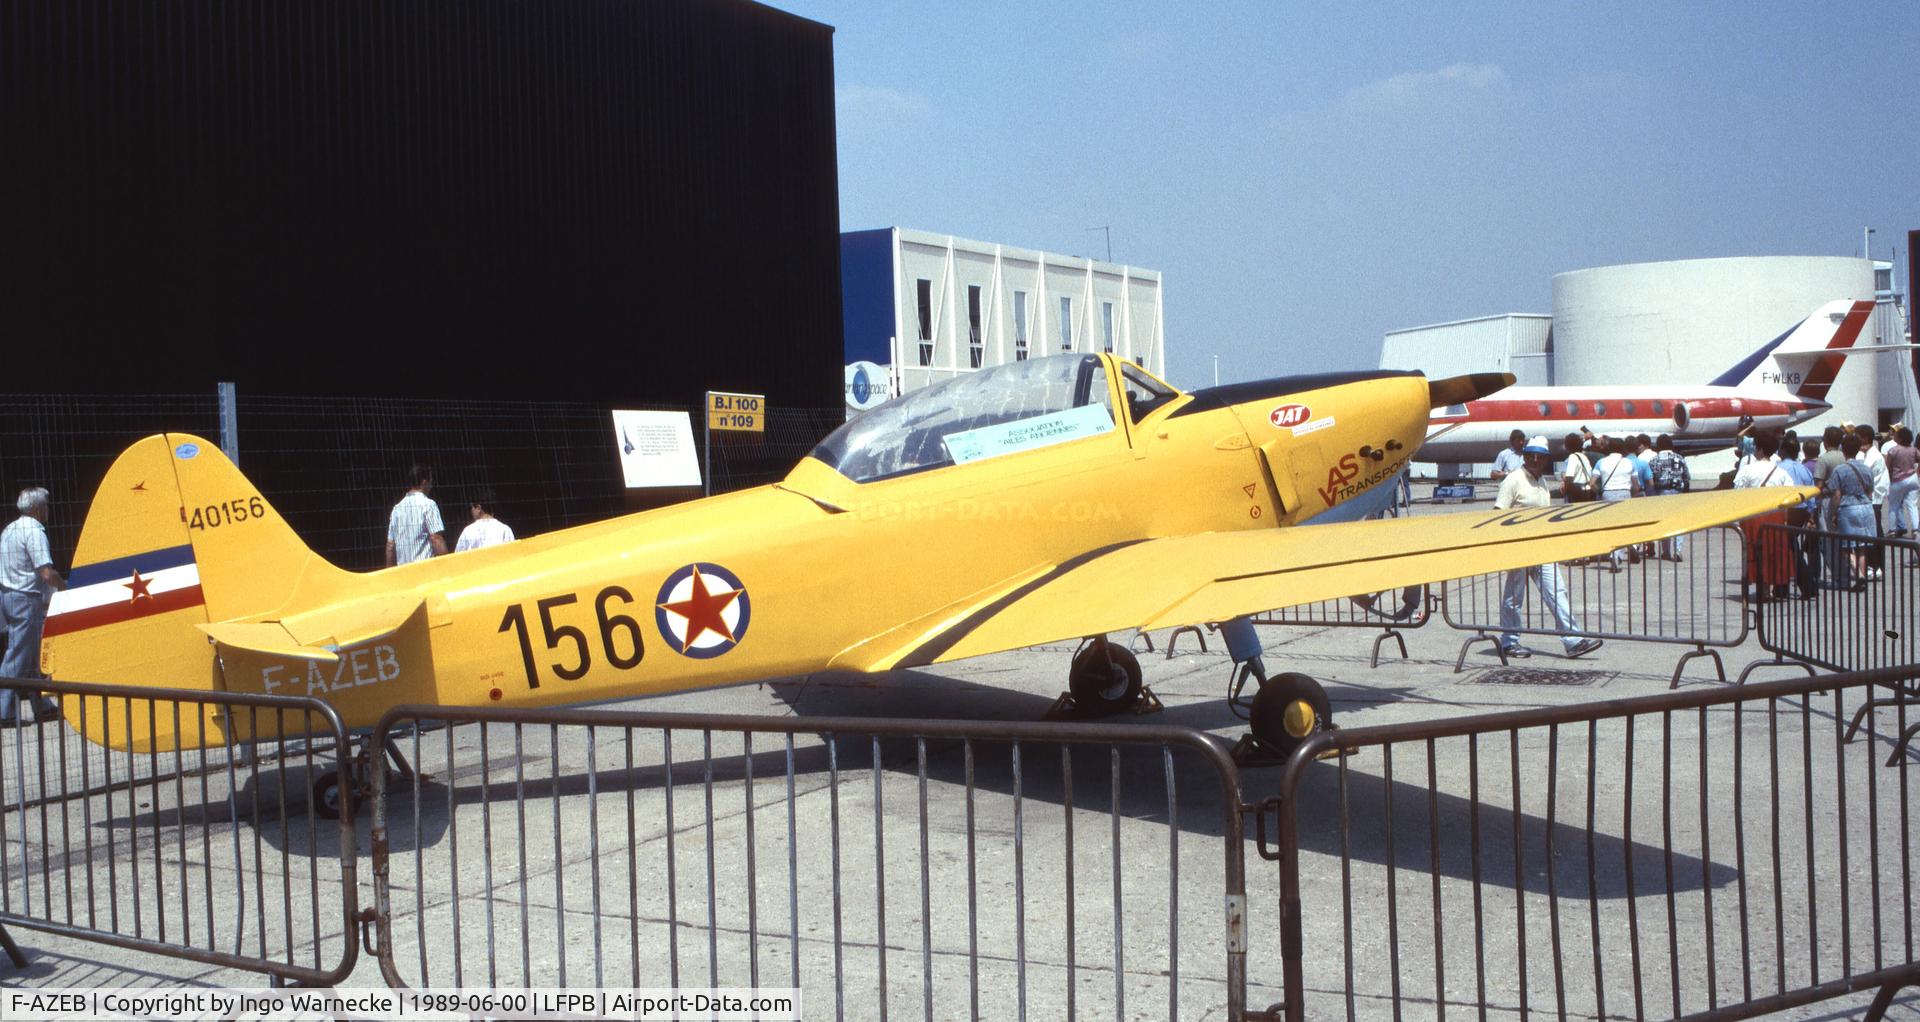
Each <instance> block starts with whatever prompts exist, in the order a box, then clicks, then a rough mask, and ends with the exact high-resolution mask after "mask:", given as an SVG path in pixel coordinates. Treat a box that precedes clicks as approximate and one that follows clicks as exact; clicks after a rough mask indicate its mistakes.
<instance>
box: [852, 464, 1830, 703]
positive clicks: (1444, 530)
mask: <svg viewBox="0 0 1920 1022" xmlns="http://www.w3.org/2000/svg"><path fill="white" fill-rule="evenodd" d="M1815 492H1816V491H1814V490H1812V489H1802V488H1797V487H1795V488H1786V487H1769V488H1761V489H1748V490H1723V491H1716V492H1712V493H1703V494H1690V495H1679V496H1670V497H1642V498H1635V499H1631V500H1626V501H1620V502H1616V503H1602V502H1596V503H1582V504H1564V505H1555V506H1553V507H1547V508H1521V509H1514V510H1510V511H1495V510H1480V511H1463V512H1457V513H1451V514H1444V515H1426V516H1422V517H1419V518H1397V519H1388V520H1380V521H1363V522H1345V523H1338V524H1333V525H1324V526H1318V527H1315V528H1311V529H1302V528H1288V529H1271V530H1265V531H1251V532H1214V533H1204V534H1201V535H1194V536H1179V537H1171V538H1165V539H1147V540H1139V541H1135V542H1132V543H1121V544H1116V545H1114V546H1111V547H1106V548H1103V549H1098V550H1088V551H1086V552H1084V553H1082V554H1080V555H1079V556H1077V557H1074V558H1071V559H1069V560H1067V561H1064V562H1062V563H1060V564H1058V565H1054V566H1053V567H1052V568H1051V570H1047V571H1043V572H1040V573H1038V574H1036V575H1034V576H1031V577H1029V578H1027V579H1025V580H1024V581H1020V582H1017V583H1014V584H1011V585H1009V586H1008V587H1007V588H1005V589H1004V590H1002V591H1000V592H998V593H996V594H994V595H992V596H990V597H987V598H983V599H982V600H980V601H979V602H978V603H976V604H975V605H974V606H973V607H972V608H970V609H969V610H966V611H964V612H960V613H956V614H955V615H954V616H952V617H950V618H949V619H948V620H946V621H944V622H941V623H940V624H939V625H938V626H937V627H935V628H933V629H932V630H930V631H928V632H925V633H922V634H921V635H918V636H915V637H914V638H913V640H912V642H911V643H910V644H909V645H907V646H905V647H904V648H902V647H896V648H895V649H894V650H892V651H891V652H892V654H893V655H891V656H885V655H879V656H875V655H874V654H875V653H876V652H877V651H872V650H868V651H866V652H867V654H868V656H867V657H862V658H861V659H863V660H868V657H871V658H872V659H870V660H868V662H866V663H864V664H853V663H848V664H845V666H850V667H851V666H864V667H865V668H866V669H869V670H886V669H889V668H904V667H919V666H924V665H926V664H932V663H942V662H945V661H949V660H959V659H963V658H965V657H971V656H980V655H982V654H986V653H996V652H1000V651H1002V650H1008V649H1017V648H1019V647H1022V646H1031V645H1035V644H1037V643H1042V642H1056V641H1060V640H1065V639H1075V638H1079V637H1082V636H1087V635H1098V634H1102V633H1107V632H1121V631H1126V630H1128V629H1131V628H1140V629H1157V628H1171V627H1176V626H1179V625H1197V624H1201V623H1204V622H1208V621H1225V620H1227V619H1229V618H1234V617H1238V616H1240V615H1244V614H1256V613H1259V612H1261V611H1265V610H1271V609H1274V608H1277V607H1288V606H1293V605H1295V604H1301V603H1311V602H1313V601H1316V600H1326V599H1334V598H1338V597H1341V596H1351V595H1354V594H1357V593H1368V592H1376V591H1379V590H1383V589H1393V588H1398V587H1401V586H1409V585H1419V584H1422V583H1428V582H1440V581H1444V580H1446V579H1450V578H1460V577H1462V576H1466V575H1477V574H1481V573H1483V572H1490V571H1504V570H1508V569H1512V568H1520V567H1526V566H1529V565H1534V564H1545V563H1548V562H1554V561H1567V560H1572V559H1575V558H1580V557H1591V556H1597V555H1600V554H1604V553H1607V552H1608V551H1611V550H1614V549H1617V548H1619V547H1623V546H1628V545H1631V544H1635V543H1646V542H1650V541H1652V540H1656V539H1663V538H1666V537H1668V536H1675V535H1679V534H1681V533H1684V532H1692V531H1694V530H1697V529H1704V528H1707V527H1709V526H1713V525H1720V524H1724V523H1727V522H1732V521H1738V520H1740V519H1743V518H1748V517H1751V516H1753V515H1757V514H1763V513H1766V512H1769V511H1776V510H1779V509H1781V508H1785V507H1789V506H1791V505H1794V504H1798V503H1800V502H1801V501H1803V500H1805V499H1807V498H1809V497H1812V496H1814V495H1815Z"/></svg>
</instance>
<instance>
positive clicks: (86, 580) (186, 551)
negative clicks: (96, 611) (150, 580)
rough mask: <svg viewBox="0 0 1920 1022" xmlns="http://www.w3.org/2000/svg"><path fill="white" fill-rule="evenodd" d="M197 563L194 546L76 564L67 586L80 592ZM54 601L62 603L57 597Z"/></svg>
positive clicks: (68, 578)
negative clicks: (194, 561) (116, 581)
mask: <svg viewBox="0 0 1920 1022" xmlns="http://www.w3.org/2000/svg"><path fill="white" fill-rule="evenodd" d="M192 563H193V546H192V545H191V544H187V545H183V546H176V547H169V548H167V549H165V550H153V551H149V552H147V553H144V554H134V555H133V556H131V557H116V558H114V559H113V560H111V561H101V562H99V563H97V564H79V565H75V566H74V569H73V574H71V575H69V576H67V585H68V586H69V587H70V590H71V589H80V588H83V587H86V586H91V585H95V584H97V583H100V582H111V581H115V580H118V579H124V578H126V577H128V576H129V575H132V574H133V573H134V572H136V571H138V572H139V573H140V574H142V575H153V574H156V573H158V572H160V571H164V570H166V569H168V568H178V567H181V566H183V565H190V564H192ZM54 602H56V603H58V602H59V597H58V596H55V598H54Z"/></svg>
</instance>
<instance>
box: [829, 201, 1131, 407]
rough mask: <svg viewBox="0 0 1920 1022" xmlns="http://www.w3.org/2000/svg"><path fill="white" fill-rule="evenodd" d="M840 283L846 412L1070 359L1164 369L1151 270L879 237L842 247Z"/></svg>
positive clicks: (891, 232) (898, 232)
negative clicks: (1028, 362)
mask: <svg viewBox="0 0 1920 1022" xmlns="http://www.w3.org/2000/svg"><path fill="white" fill-rule="evenodd" d="M840 278H841V294H842V302H843V305H842V317H843V320H844V323H845V326H846V335H845V337H846V358H847V362H848V363H849V370H848V381H849V382H848V404H849V406H850V407H852V408H859V407H865V406H870V405H871V404H872V403H877V400H882V399H884V398H885V397H886V396H888V395H899V394H904V393H906V392H908V391H912V390H915V389H918V388H920V387H924V386H926V385H928V384H930V383H936V382H939V381H941V380H946V379H951V378H953V377H954V376H955V375H957V374H961V373H969V372H972V371H974V370H976V369H981V368H984V367H987V366H995V365H1001V364H1003V363H1007V362H1017V361H1021V360H1023V359H1026V358H1029V357H1038V356H1041V355H1049V354H1057V353H1060V352H1066V351H1078V352H1100V351H1106V352H1112V353H1113V354H1115V355H1118V356H1120V357H1121V358H1125V359H1128V360H1130V361H1133V362H1136V363H1138V364H1139V365H1141V366H1142V367H1144V368H1146V369H1147V370H1148V371H1149V372H1151V373H1153V374H1155V375H1163V374H1164V372H1165V369H1166V351H1165V344H1164V335H1165V331H1164V319H1163V316H1162V312H1161V299H1160V291H1161V279H1160V272H1159V271H1158V270H1148V269H1142V268H1141V267H1138V266H1126V265H1122V264H1118V263H1108V262H1101V261H1099V260H1097V259H1086V258H1082V257H1080V256H1068V255H1059V254H1056V253H1052V252H1040V251H1036V250H1033V249H1024V248H1012V247H1010V246H1006V245H996V244H993V243H991V242H984V241H970V240H967V239H965V238H956V237H954V236H953V235H950V234H934V233H931V232H928V231H916V230H910V229H908V228H904V227H883V228H880V229H878V230H872V231H852V232H848V233H844V234H842V235H841V236H840ZM866 366H873V367H878V370H877V375H881V376H883V377H884V379H885V382H886V389H885V392H884V393H882V392H881V390H880V383H881V381H880V380H879V379H872V378H870V376H860V377H859V379H861V380H863V381H864V382H863V383H861V384H860V385H859V386H858V390H859V393H858V394H856V393H855V390H856V383H855V381H856V376H857V374H859V373H860V372H861V371H862V370H863V369H865V367H866ZM854 367H860V368H854ZM866 372H868V373H869V374H875V370H866ZM856 398H859V400H856Z"/></svg>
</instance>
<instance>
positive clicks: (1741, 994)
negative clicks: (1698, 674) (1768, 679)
mask: <svg viewBox="0 0 1920 1022" xmlns="http://www.w3.org/2000/svg"><path fill="white" fill-rule="evenodd" d="M1916 674H1920V667H1915V666H1912V665H1908V666H1905V667H1902V668H1897V669H1887V670H1878V671H1868V672H1861V673H1855V674H1843V675H1826V676H1823V677H1820V678H1817V679H1815V678H1807V679H1793V680H1789V681H1781V682H1772V683H1767V684H1757V685H1753V686H1747V687H1741V688H1719V689H1714V690H1711V691H1697V692H1687V693H1667V694H1663V695H1659V696H1653V697H1647V698H1637V699H1628V700H1619V701H1614V702H1607V703H1599V704H1576V705H1569V706H1564V707H1553V708H1547V709H1535V710H1524V711H1519V712H1512V713H1498V714H1490V715H1481V716H1472V717H1463V718H1456V719H1452V720H1440V721H1431V722H1416V723H1407V724H1395V725H1388V726H1382V727H1349V728H1342V729H1339V730H1335V731H1331V732H1320V733H1317V734H1315V735H1313V736H1312V737H1311V738H1309V739H1308V740H1307V741H1306V742H1305V743H1303V745H1302V746H1301V748H1300V749H1299V750H1298V751H1297V752H1296V753H1295V755H1294V756H1293V758H1292V760H1291V761H1290V762H1289V763H1288V766H1287V769H1286V772H1285V775H1284V776H1283V778H1282V781H1281V785H1280V794H1279V797H1278V798H1279V801H1278V812H1279V818H1278V820H1277V824H1278V834H1279V841H1278V847H1277V849H1274V850H1273V851H1271V852H1270V853H1269V852H1268V850H1267V848H1266V847H1265V843H1264V841H1263V843H1262V852H1263V854H1268V855H1269V857H1270V858H1275V859H1277V861H1278V874H1279V876H1278V886H1279V891H1280V893H1279V904H1280V911H1281V921H1282V932H1283V934H1284V940H1285V943H1284V946H1283V949H1282V961H1281V971H1282V972H1283V974H1284V986H1285V991H1284V995H1285V1001H1284V1006H1283V1008H1282V1009H1281V1010H1282V1011H1283V1012H1284V1017H1285V1018H1287V1019H1289V1020H1298V1019H1301V1018H1305V1017H1313V1018H1329V1017H1337V1009H1336V1008H1335V1006H1334V1005H1333V1004H1332V1003H1331V1002H1332V1001H1333V1000H1334V999H1335V998H1336V997H1338V995H1318V996H1316V1000H1315V1001H1314V1002H1312V1003H1311V1004H1309V1002H1308V1001H1307V1000H1306V992H1307V991H1316V992H1318V991H1344V992H1345V998H1344V999H1345V1005H1344V1009H1345V1017H1346V1018H1348V1019H1354V1018H1356V1017H1361V1016H1363V1015H1364V1016H1366V1017H1375V1016H1378V1015H1382V1014H1384V1013H1385V1012H1386V1010H1387V1009H1389V1008H1390V1009H1391V1012H1392V1016H1393V1017H1394V1018H1399V1017H1401V1013H1402V1011H1403V1009H1409V1008H1410V1009H1413V1010H1415V1011H1418V1012H1420V1013H1422V1014H1424V1015H1430V1016H1431V1017H1434V1018H1439V1019H1444V1018H1446V1017H1447V1015H1448V1014H1449V1012H1450V1011H1452V1012H1453V1013H1454V1014H1456V1015H1457V1016H1465V1015H1467V1014H1469V1013H1470V1012H1472V1011H1473V1010H1474V1009H1475V1007H1476V1006H1477V1007H1478V1012H1479V1014H1480V1016H1481V1017H1485V1016H1486V1014H1487V1012H1488V1010H1489V1009H1491V1010H1494V1011H1496V1012H1498V1013H1500V1014H1502V1015H1503V1016H1504V1015H1506V1014H1511V1013H1515V1012H1517V1013H1518V1015H1519V1016H1520V1017H1527V1016H1529V1015H1534V1014H1538V1015H1548V1014H1552V1015H1555V1016H1557V1017H1560V1018H1565V1017H1567V1016H1568V1014H1569V1013H1574V1014H1578V1015H1579V1016H1580V1017H1596V1018H1612V1017H1621V1016H1625V1015H1628V1014H1630V1015H1631V1016H1632V1017H1634V1018H1643V1019H1644V1018H1649V1017H1661V1018H1689V1019H1733V1018H1750V1017H1753V1016H1755V1015H1759V1014H1763V1013H1766V1012H1772V1011H1781V1010H1785V1009H1788V1008H1792V1007H1796V1006H1800V1005H1806V1004H1811V1003H1814V1002H1816V1001H1822V1000H1828V999H1831V998H1835V997H1840V996H1845V995H1848V994H1853V993H1858V992H1862V991H1867V990H1877V991H1878V993H1877V995H1876V998H1875V1000H1874V1002H1873V1005H1872V1007H1871V1009H1870V1011H1869V1014H1868V1016H1867V1017H1868V1018H1870V1019H1873V1018H1879V1017H1880V1015H1881V1014H1882V1013H1883V1012H1884V1011H1885V1010H1886V1008H1887V1006H1888V1005H1889V1004H1890V1003H1891V1000H1892V998H1893V995H1894V993H1895V991H1896V990H1898V989H1899V988H1900V987H1901V986H1903V985H1911V984H1915V983H1920V958H1916V956H1915V953H1914V937H1915V931H1916V928H1915V925H1914V909H1915V904H1914V902H1915V895H1916V891H1915V888H1914V884H1913V845H1914V843H1915V835H1914V810H1915V805H1914V803H1915V800H1916V794H1915V792H1914V790H1913V788H1912V786H1910V784H1909V781H1908V775H1909V774H1910V773H1911V772H1912V771H1911V770H1909V769H1908V767H1909V766H1910V765H1911V760H1912V757H1911V756H1907V757H1903V759H1902V761H1901V763H1900V767H1899V769H1897V770H1895V771H1891V772H1890V771H1889V770H1888V769H1887V768H1885V767H1882V766H1881V765H1880V764H1879V762H1878V757H1877V755H1876V753H1875V752H1874V750H1873V748H1872V746H1876V745H1878V744H1879V743H1882V742H1891V741H1892V735H1893V733H1894V732H1895V731H1896V730H1904V728H1905V727H1906V723H1907V721H1906V718H1907V713H1906V708H1905V707H1904V706H1900V707H1895V708H1893V712H1888V711H1887V710H1886V709H1882V710H1879V711H1876V713H1875V714H1873V716H1872V718H1871V727H1870V729H1869V733H1870V735H1871V737H1872V741H1870V742H1868V743H1864V744H1862V745H1854V746H1849V745H1848V744H1846V742H1845V741H1844V740H1843V731H1844V729H1845V726H1846V720H1847V713H1848V712H1849V710H1850V709H1851V708H1852V707H1854V706H1856V705H1858V704H1859V703H1860V702H1861V701H1862V700H1863V699H1865V698H1866V697H1868V696H1869V695H1870V694H1871V693H1872V692H1873V691H1874V690H1875V689H1876V688H1885V687H1888V686H1892V685H1894V684H1897V683H1900V682H1902V681H1907V680H1910V679H1912V678H1913V677H1915V676H1916ZM1889 717H1893V718H1896V719H1895V720H1894V721H1891V722H1890V721H1888V720H1887V719H1886V718H1889ZM1889 725H1891V726H1889ZM1748 729H1752V731H1753V733H1751V734H1750V733H1748ZM1676 735H1678V736H1681V737H1683V738H1688V739H1692V740H1694V741H1696V742H1697V743H1698V756H1697V758H1696V757H1692V756H1689V757H1686V758H1685V759H1682V760H1680V761H1676V760H1675V758H1674V756H1673V739H1674V737H1675V736H1676ZM1650 737H1657V740H1655V741H1651V742H1649V741H1648V738H1650ZM1362 750H1367V751H1374V750H1377V753H1378V755H1377V756H1366V757H1356V756H1348V755H1342V756H1340V757H1339V758H1338V761H1337V762H1321V761H1320V757H1321V756H1322V755H1324V754H1329V753H1343V754H1345V753H1355V752H1360V751H1362ZM1863 750H1864V751H1863ZM1688 759H1691V760H1693V762H1687V761H1686V760H1688ZM1863 803H1864V805H1863ZM1263 824H1264V821H1263ZM1261 829H1262V832H1263V833H1264V825H1263V827H1262V828H1261ZM1443 835H1445V836H1444V838H1443ZM1252 879H1259V878H1257V877H1256V878H1252ZM1255 898H1256V903H1258V900H1259V894H1258V891H1257V885H1256V891H1255ZM1356 923H1358V925H1356ZM1308 949H1313V950H1314V951H1315V952H1319V951H1321V950H1324V951H1326V952H1327V953H1326V954H1325V955H1324V956H1321V955H1319V954H1317V953H1316V954H1312V955H1309V954H1308V953H1307V951H1308ZM1249 966H1250V968H1252V969H1253V971H1254V974H1255V975H1259V974H1260V973H1261V970H1262V968H1263V966H1264V962H1263V961H1261V960H1260V959H1258V958H1257V957H1256V958H1253V959H1250V962H1249Z"/></svg>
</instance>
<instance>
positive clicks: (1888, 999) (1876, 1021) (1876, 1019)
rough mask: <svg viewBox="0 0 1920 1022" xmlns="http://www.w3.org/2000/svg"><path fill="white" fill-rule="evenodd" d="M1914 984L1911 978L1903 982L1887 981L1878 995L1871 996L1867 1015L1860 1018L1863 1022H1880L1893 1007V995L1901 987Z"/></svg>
mask: <svg viewBox="0 0 1920 1022" xmlns="http://www.w3.org/2000/svg"><path fill="white" fill-rule="evenodd" d="M1914 983H1915V981H1914V979H1913V978H1912V977H1909V978H1907V979H1904V980H1900V979H1895V980H1889V981H1888V982H1887V985H1886V986H1883V987H1881V988H1880V992H1879V993H1877V994H1874V995H1873V1004H1872V1005H1870V1006H1869V1007H1868V1008H1867V1013H1866V1014H1865V1015H1863V1016H1861V1018H1862V1019H1863V1022H1880V1020H1881V1019H1882V1018H1885V1017H1886V1014H1887V1009H1888V1008H1891V1007H1893V995H1894V994H1897V993H1899V992H1900V988H1901V987H1905V986H1912V985H1914Z"/></svg>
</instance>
